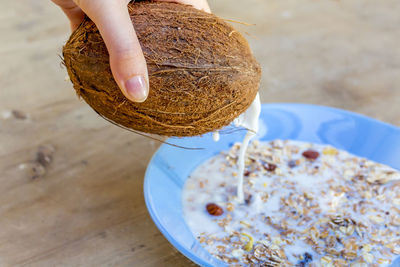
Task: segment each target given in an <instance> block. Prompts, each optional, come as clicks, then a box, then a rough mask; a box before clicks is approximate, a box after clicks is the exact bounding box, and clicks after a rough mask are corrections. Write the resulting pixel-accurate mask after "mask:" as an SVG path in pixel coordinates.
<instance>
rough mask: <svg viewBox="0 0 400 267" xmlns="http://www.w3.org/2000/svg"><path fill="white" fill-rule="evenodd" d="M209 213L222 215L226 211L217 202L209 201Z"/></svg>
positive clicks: (207, 206) (207, 207)
mask: <svg viewBox="0 0 400 267" xmlns="http://www.w3.org/2000/svg"><path fill="white" fill-rule="evenodd" d="M206 209H207V211H208V213H209V214H210V215H212V216H220V215H222V214H223V213H224V210H223V209H222V208H221V207H220V206H218V205H217V204H215V203H208V204H207V205H206Z"/></svg>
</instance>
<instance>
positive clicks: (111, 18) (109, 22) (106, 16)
mask: <svg viewBox="0 0 400 267" xmlns="http://www.w3.org/2000/svg"><path fill="white" fill-rule="evenodd" d="M76 1H77V0H76ZM77 2H79V6H80V7H81V9H82V10H83V11H84V12H85V13H86V14H87V15H88V16H89V17H90V18H91V19H92V20H93V22H94V23H95V24H96V26H97V28H98V29H99V31H100V34H101V36H102V37H103V39H104V42H105V44H106V46H107V50H108V53H109V54H110V65H111V71H112V74H113V76H114V79H115V81H116V82H117V84H118V86H119V87H120V89H121V91H122V93H123V94H124V95H125V96H126V97H127V98H128V99H130V100H132V101H134V102H143V101H145V100H146V98H147V95H148V94H149V81H148V74H147V65H146V60H145V58H144V56H143V52H142V48H141V47H140V43H139V40H138V38H137V36H136V33H135V29H134V28H133V25H132V21H131V18H130V16H129V12H128V8H127V5H126V0H114V1H109V0H96V1H91V0H85V1H84V0H81V1H77Z"/></svg>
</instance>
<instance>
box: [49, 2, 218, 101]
mask: <svg viewBox="0 0 400 267" xmlns="http://www.w3.org/2000/svg"><path fill="white" fill-rule="evenodd" d="M52 1H53V2H54V3H55V4H56V5H58V6H59V7H61V9H62V11H63V12H64V13H65V15H67V17H68V19H69V21H70V25H71V30H72V31H73V30H75V29H76V28H77V27H78V26H79V24H80V23H81V22H82V20H83V18H84V16H85V14H87V16H88V17H89V18H90V19H91V20H92V21H93V22H94V23H95V24H96V26H97V28H98V29H99V31H100V34H101V36H102V37H103V39H104V42H105V44H106V46H107V50H108V52H109V54H110V65H111V71H112V73H113V76H114V79H115V81H116V82H117V84H118V86H119V88H120V89H121V91H122V93H123V94H124V95H125V97H126V98H128V99H129V100H131V101H134V102H144V101H145V100H146V98H147V96H148V94H149V79H148V74H147V65H146V60H145V58H144V56H143V52H142V48H141V47H140V43H139V41H138V38H137V36H136V33H135V29H134V27H133V25H132V22H131V19H130V17H129V13H128V8H127V4H128V3H129V2H130V1H129V0H52ZM157 1H159V2H176V3H181V4H186V5H191V6H193V7H194V8H197V9H200V10H203V11H206V12H209V13H210V12H211V11H210V7H209V5H208V3H207V0H157Z"/></svg>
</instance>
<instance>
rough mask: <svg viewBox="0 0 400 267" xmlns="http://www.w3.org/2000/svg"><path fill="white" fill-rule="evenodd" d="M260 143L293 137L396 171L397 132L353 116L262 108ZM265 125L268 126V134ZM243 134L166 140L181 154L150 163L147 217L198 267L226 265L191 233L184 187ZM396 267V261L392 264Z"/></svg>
mask: <svg viewBox="0 0 400 267" xmlns="http://www.w3.org/2000/svg"><path fill="white" fill-rule="evenodd" d="M260 124H261V127H260V133H259V139H260V140H263V141H268V140H273V139H292V140H300V141H308V142H313V143H320V144H330V145H333V146H335V147H337V148H339V149H343V150H346V151H348V152H350V153H352V154H355V155H358V156H361V157H365V158H368V159H371V160H374V161H377V162H380V163H383V164H386V165H389V166H391V167H393V168H395V169H398V170H400V128H398V127H395V126H392V125H389V124H386V123H383V122H380V121H377V120H374V119H371V118H368V117H365V116H362V115H359V114H355V113H352V112H348V111H344V110H339V109H334V108H329V107H322V106H314V105H305V104H264V105H263V106H262V111H261V116H260ZM265 125H268V131H266V127H265ZM244 135H245V132H244V131H237V132H234V133H232V134H226V135H222V136H221V139H220V141H219V142H214V141H213V139H212V135H211V134H206V135H204V136H202V137H190V138H182V139H172V138H171V139H169V140H168V142H170V143H174V144H177V145H179V146H184V147H197V148H204V149H203V150H185V149H180V148H176V147H173V146H169V145H165V144H164V145H162V146H161V147H160V148H159V149H158V150H157V152H156V153H155V154H154V156H153V158H152V159H151V161H150V163H149V165H148V167H147V171H146V175H145V182H144V196H145V200H146V205H147V209H148V210H149V212H150V215H151V217H152V219H153V221H154V223H155V224H156V225H157V227H158V228H159V229H160V231H161V232H162V233H163V234H164V236H165V237H166V238H167V239H168V240H169V242H171V244H172V245H173V246H175V247H176V248H177V249H178V250H179V251H180V252H181V253H182V254H184V255H185V256H186V257H188V258H189V259H191V260H192V261H193V262H195V263H197V264H199V265H201V266H227V265H226V264H225V263H224V262H222V261H220V260H218V259H216V258H215V257H213V256H212V255H210V254H209V253H208V252H207V251H206V250H205V249H204V248H203V247H202V246H201V245H200V243H199V242H198V241H197V240H196V238H195V237H194V236H193V235H192V233H191V231H190V229H189V227H188V226H187V225H186V223H185V220H184V218H183V210H182V203H181V201H182V188H183V186H184V183H185V180H186V179H187V177H188V176H189V174H190V173H191V172H192V171H193V170H194V169H195V168H196V167H197V166H198V165H199V164H201V163H202V162H204V161H205V160H207V159H208V158H210V157H212V156H214V155H216V154H218V153H219V152H220V151H222V150H228V149H229V148H230V147H231V146H232V144H233V143H235V142H240V141H241V140H242V139H243V137H244ZM391 266H392V267H394V266H400V258H399V259H397V260H396V262H395V263H393V264H392V265H391Z"/></svg>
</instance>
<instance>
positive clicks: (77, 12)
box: [52, 0, 85, 31]
mask: <svg viewBox="0 0 400 267" xmlns="http://www.w3.org/2000/svg"><path fill="white" fill-rule="evenodd" d="M52 1H53V2H54V3H55V4H56V5H58V6H59V7H61V9H62V11H63V12H64V13H65V15H67V17H68V19H69V21H70V26H71V31H74V30H75V29H76V28H78V26H79V24H81V22H82V20H83V18H84V17H85V13H83V11H82V9H80V7H78V6H77V5H76V4H75V3H74V2H73V1H65V0H52Z"/></svg>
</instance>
